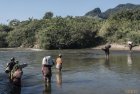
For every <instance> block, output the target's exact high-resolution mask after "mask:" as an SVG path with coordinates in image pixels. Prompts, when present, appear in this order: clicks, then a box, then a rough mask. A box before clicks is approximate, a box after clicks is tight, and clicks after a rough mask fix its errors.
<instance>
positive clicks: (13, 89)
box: [10, 84, 21, 94]
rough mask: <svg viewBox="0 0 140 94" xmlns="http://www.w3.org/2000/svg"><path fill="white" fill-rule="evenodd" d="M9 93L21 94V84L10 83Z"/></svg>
mask: <svg viewBox="0 0 140 94" xmlns="http://www.w3.org/2000/svg"><path fill="white" fill-rule="evenodd" d="M10 94H21V86H16V85H13V84H11V90H10Z"/></svg>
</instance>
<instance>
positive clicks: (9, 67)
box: [5, 57, 16, 79]
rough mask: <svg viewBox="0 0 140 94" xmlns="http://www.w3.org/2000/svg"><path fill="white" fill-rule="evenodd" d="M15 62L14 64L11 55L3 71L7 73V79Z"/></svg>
mask: <svg viewBox="0 0 140 94" xmlns="http://www.w3.org/2000/svg"><path fill="white" fill-rule="evenodd" d="M15 64H16V62H15V58H14V57H12V58H11V61H10V62H9V63H8V64H7V66H6V70H5V72H6V73H8V74H9V79H10V78H11V71H12V69H13V67H14V65H15Z"/></svg>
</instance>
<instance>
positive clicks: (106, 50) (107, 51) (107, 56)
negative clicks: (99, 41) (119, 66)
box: [102, 44, 111, 59]
mask: <svg viewBox="0 0 140 94" xmlns="http://www.w3.org/2000/svg"><path fill="white" fill-rule="evenodd" d="M110 48H111V45H110V44H107V45H106V46H105V47H104V48H102V50H103V51H104V52H105V55H106V59H109V54H110V52H109V49H110Z"/></svg>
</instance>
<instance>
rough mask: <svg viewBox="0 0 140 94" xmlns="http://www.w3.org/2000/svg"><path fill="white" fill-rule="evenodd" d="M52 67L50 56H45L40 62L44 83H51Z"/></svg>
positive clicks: (52, 62)
mask: <svg viewBox="0 0 140 94" xmlns="http://www.w3.org/2000/svg"><path fill="white" fill-rule="evenodd" d="M53 65H54V61H53V59H52V57H51V56H45V57H44V58H43V60H42V74H43V77H44V81H45V82H47V83H50V82H51V77H52V70H51V67H52V66H53Z"/></svg>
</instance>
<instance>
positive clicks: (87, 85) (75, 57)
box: [0, 49, 140, 94]
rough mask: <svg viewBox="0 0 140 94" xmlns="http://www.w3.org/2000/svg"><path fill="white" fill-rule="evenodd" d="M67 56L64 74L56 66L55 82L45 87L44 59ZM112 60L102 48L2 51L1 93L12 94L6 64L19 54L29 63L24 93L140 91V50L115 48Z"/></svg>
mask: <svg viewBox="0 0 140 94" xmlns="http://www.w3.org/2000/svg"><path fill="white" fill-rule="evenodd" d="M59 53H61V54H62V55H63V61H64V63H63V68H62V73H61V74H59V73H57V72H56V69H55V66H54V67H53V68H52V72H53V74H52V82H51V85H50V86H48V87H45V85H44V82H43V78H42V74H41V61H42V58H43V57H44V56H46V55H51V56H52V57H53V58H54V59H55V58H56V57H57V55H58V54H59ZM110 53H111V54H110V57H109V60H106V59H105V54H104V52H103V51H101V50H93V49H80V50H45V51H31V50H16V49H15V50H4V49H2V50H0V94H11V93H9V92H10V90H11V86H10V83H9V81H8V78H7V75H6V74H5V73H4V68H5V66H6V63H7V62H9V61H10V58H11V57H15V58H16V60H18V61H19V63H21V64H22V63H28V66H27V67H26V68H24V69H23V72H24V73H23V76H22V86H21V91H20V94H140V91H139V90H140V52H139V51H133V52H132V53H129V51H112V50H111V52H110Z"/></svg>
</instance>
